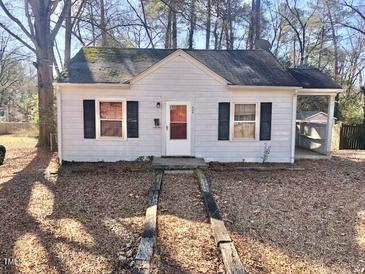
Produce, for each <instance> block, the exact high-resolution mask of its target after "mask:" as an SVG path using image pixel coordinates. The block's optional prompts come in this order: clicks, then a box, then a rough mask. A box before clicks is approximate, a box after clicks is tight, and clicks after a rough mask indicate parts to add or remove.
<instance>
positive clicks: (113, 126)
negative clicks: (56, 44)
mask: <svg viewBox="0 0 365 274" xmlns="http://www.w3.org/2000/svg"><path fill="white" fill-rule="evenodd" d="M55 87H56V94H57V116H58V117H57V122H58V152H59V158H60V160H61V161H88V162H90V161H118V160H135V159H136V158H138V157H139V156H193V157H202V158H204V159H205V160H206V161H221V162H241V161H247V162H261V161H262V157H263V154H264V153H267V149H268V148H269V149H270V151H269V157H268V161H270V162H291V163H292V162H294V158H295V135H296V134H295V129H296V113H297V107H296V106H297V96H300V95H327V96H328V98H329V109H328V113H329V117H333V109H334V97H335V95H336V94H337V93H338V92H339V91H340V89H341V87H340V86H339V85H338V84H336V83H335V82H334V81H333V80H332V79H330V78H329V77H328V76H327V75H325V74H323V73H321V72H319V71H318V70H314V69H289V70H287V69H285V68H284V67H283V66H282V65H281V64H280V63H279V62H278V61H277V60H276V59H275V57H274V56H273V55H272V54H271V53H270V52H268V51H265V50H186V49H176V50H173V49H117V48H97V47H90V48H83V49H81V50H80V51H79V52H78V53H77V54H76V55H75V57H74V58H73V59H72V60H71V62H70V64H69V67H68V70H67V71H65V73H64V74H63V76H62V77H60V79H58V81H57V82H56V83H55ZM329 121H332V119H330V120H329ZM331 123H332V122H330V123H329V125H328V135H327V138H329V139H330V138H331V130H330V129H331V128H332V124H331ZM330 143H331V142H328V144H327V146H328V148H327V150H328V152H329V151H330ZM265 150H266V152H265Z"/></svg>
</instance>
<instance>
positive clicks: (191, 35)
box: [188, 0, 195, 49]
mask: <svg viewBox="0 0 365 274" xmlns="http://www.w3.org/2000/svg"><path fill="white" fill-rule="evenodd" d="M189 19H190V28H189V39H188V44H189V46H188V47H189V49H192V48H193V44H194V30H195V0H191V2H190V18H189Z"/></svg>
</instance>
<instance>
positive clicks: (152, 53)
mask: <svg viewBox="0 0 365 274" xmlns="http://www.w3.org/2000/svg"><path fill="white" fill-rule="evenodd" d="M174 51H175V50H173V49H135V48H103V47H86V48H82V49H81V50H80V51H79V52H78V53H77V54H76V55H75V56H74V57H73V58H72V60H71V61H70V64H69V66H68V70H67V73H65V74H64V75H63V76H62V77H61V78H60V79H59V80H58V81H59V82H68V83H126V82H128V81H130V80H131V79H133V78H134V77H136V76H137V75H139V74H140V73H142V72H143V71H145V70H146V69H148V68H149V67H151V66H153V65H154V64H156V63H157V62H159V61H161V60H162V59H164V58H166V57H167V56H168V55H170V54H171V53H173V52H174ZM184 51H185V52H186V53H187V54H189V55H190V56H192V57H193V58H195V59H196V60H198V61H199V62H200V63H202V64H204V65H205V66H207V67H208V68H209V69H210V70H212V71H214V72H215V73H216V74H218V75H220V76H221V77H223V78H224V79H226V80H227V82H228V83H230V84H233V85H247V86H302V85H303V83H300V81H298V80H297V77H298V75H299V76H300V75H302V74H299V73H294V72H295V71H290V72H289V71H288V70H286V69H285V68H284V67H283V66H282V65H280V63H279V62H278V61H277V60H276V59H275V57H274V56H273V55H272V54H271V53H270V52H267V51H264V50H187V49H184ZM306 75H307V76H308V77H309V80H311V79H312V78H311V77H312V76H313V79H312V80H313V81H318V79H320V81H322V84H321V87H323V88H326V87H327V88H331V87H335V86H336V85H334V84H333V80H331V79H330V78H329V77H328V76H327V75H325V74H323V73H321V72H319V71H316V72H315V73H314V72H312V73H311V74H308V73H306ZM311 75H312V76H311ZM300 79H301V78H300ZM336 87H337V86H336Z"/></svg>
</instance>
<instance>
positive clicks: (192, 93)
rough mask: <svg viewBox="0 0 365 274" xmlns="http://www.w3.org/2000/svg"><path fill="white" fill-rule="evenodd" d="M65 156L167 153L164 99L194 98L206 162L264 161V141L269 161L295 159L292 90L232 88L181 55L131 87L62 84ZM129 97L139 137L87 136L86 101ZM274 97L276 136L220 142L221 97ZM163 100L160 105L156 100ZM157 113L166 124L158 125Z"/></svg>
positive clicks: (195, 150) (196, 132) (195, 145)
mask: <svg viewBox="0 0 365 274" xmlns="http://www.w3.org/2000/svg"><path fill="white" fill-rule="evenodd" d="M59 92H61V93H62V96H61V97H60V98H61V103H62V117H61V118H62V119H61V121H62V124H61V130H62V158H63V160H66V161H118V160H134V159H136V158H137V157H138V156H148V155H154V156H161V155H164V153H165V102H167V101H179V100H180V101H190V102H191V104H192V106H193V113H192V128H191V131H192V154H193V156H196V157H203V158H205V159H206V160H207V161H222V162H230V161H235V162H236V161H243V160H245V161H247V162H260V161H262V160H261V157H262V156H263V150H264V145H265V143H268V144H269V145H271V153H270V156H269V161H272V162H290V156H291V129H292V127H291V126H292V125H291V124H292V98H293V94H294V89H293V91H288V90H286V91H280V90H274V91H268V90H255V91H252V90H250V91H232V90H227V88H226V86H225V85H223V84H221V83H219V82H218V81H217V80H215V79H213V78H212V77H211V76H210V75H208V74H206V73H205V72H203V71H202V70H201V69H200V68H198V67H196V66H195V65H194V64H192V63H191V61H189V60H187V59H185V58H184V57H181V56H177V57H175V58H174V59H173V60H171V61H169V62H167V63H165V64H163V66H161V67H160V68H158V69H157V70H155V71H154V72H152V73H151V74H149V75H147V76H146V77H144V78H142V79H141V80H139V81H137V82H136V83H135V84H134V85H133V86H132V87H131V89H130V90H126V89H120V90H119V89H117V88H110V89H100V90H98V89H97V88H93V89H90V88H80V87H77V88H73V87H72V86H71V87H67V88H66V87H62V88H60V91H59ZM102 98H109V99H111V98H115V99H118V98H124V99H126V100H136V101H139V138H137V139H127V140H125V141H122V140H120V141H119V140H98V139H84V137H83V132H84V131H83V100H84V99H102ZM234 101H239V102H272V103H273V105H272V134H271V141H218V102H234ZM157 102H161V108H156V103H157ZM154 118H159V119H160V123H161V127H160V128H154V121H153V119H154Z"/></svg>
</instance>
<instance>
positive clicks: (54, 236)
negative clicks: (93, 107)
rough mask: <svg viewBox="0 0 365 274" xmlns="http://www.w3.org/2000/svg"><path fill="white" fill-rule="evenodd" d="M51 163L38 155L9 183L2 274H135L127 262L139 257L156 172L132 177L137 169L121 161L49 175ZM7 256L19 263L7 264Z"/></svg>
mask: <svg viewBox="0 0 365 274" xmlns="http://www.w3.org/2000/svg"><path fill="white" fill-rule="evenodd" d="M51 159H52V154H51V153H49V152H47V151H43V150H41V149H38V150H37V152H36V155H35V156H34V158H33V159H32V160H31V161H30V162H29V164H28V165H26V166H25V167H24V168H23V169H22V170H20V171H19V172H17V174H15V175H14V176H13V178H12V179H10V180H9V181H7V182H5V183H3V184H2V185H1V188H0V201H1V210H0V226H1V232H2V233H1V236H2V240H1V242H0V244H1V245H0V257H1V260H2V261H1V264H0V272H3V273H15V272H24V273H29V272H37V271H39V272H41V273H83V272H88V273H103V272H107V273H111V272H123V271H128V269H130V268H131V265H129V263H130V260H126V258H124V257H125V256H127V254H129V255H128V256H130V257H131V256H133V255H134V253H135V249H136V246H137V244H138V239H139V236H140V234H141V231H142V226H143V221H144V214H145V209H146V206H147V199H146V197H147V196H148V195H147V194H148V188H149V186H150V184H151V183H152V181H153V180H152V179H153V174H152V173H151V172H149V171H146V169H143V168H142V169H141V171H140V172H125V171H126V170H129V169H130V168H129V167H128V168H125V166H124V165H123V164H121V163H116V164H110V165H109V164H102V165H100V164H88V165H87V166H88V167H89V170H86V171H85V168H83V165H71V166H64V167H61V168H60V169H59V171H58V174H54V175H45V170H46V169H47V167H48V166H49V164H50V161H51ZM80 166H81V168H80ZM90 167H91V170H90ZM143 170H144V171H143ZM46 174H47V172H46ZM123 251H124V252H123ZM121 252H122V253H121ZM121 255H122V256H123V259H122V260H121V259H120V256H121ZM5 258H17V259H18V260H19V261H17V263H18V264H17V265H16V266H15V265H14V264H11V265H5V262H4V259H5Z"/></svg>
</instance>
